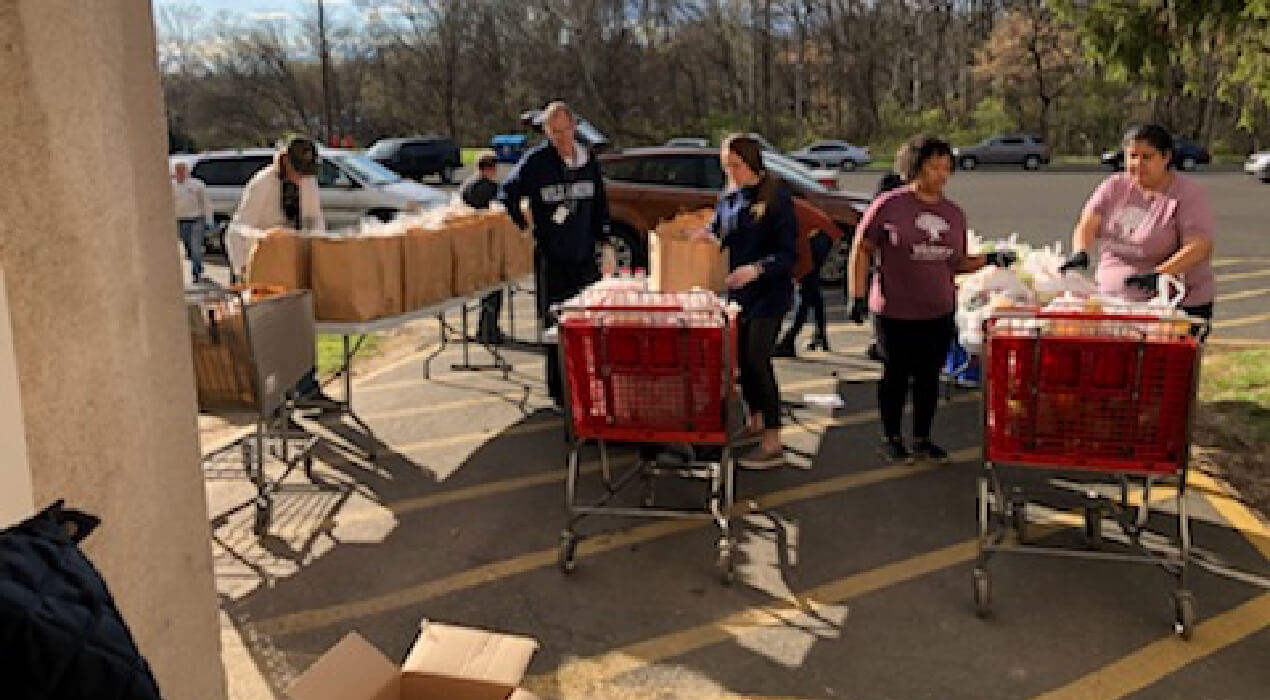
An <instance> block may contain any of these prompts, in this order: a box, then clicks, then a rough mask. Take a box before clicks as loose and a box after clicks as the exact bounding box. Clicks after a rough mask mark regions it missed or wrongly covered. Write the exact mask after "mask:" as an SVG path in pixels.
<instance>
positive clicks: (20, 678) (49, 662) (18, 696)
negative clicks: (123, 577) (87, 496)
mask: <svg viewBox="0 0 1270 700" xmlns="http://www.w3.org/2000/svg"><path fill="white" fill-rule="evenodd" d="M97 523H98V520H97V518H94V517H93V516H91V515H86V514H84V513H80V512H78V511H74V510H69V509H64V508H62V504H61V502H60V501H59V502H57V503H55V504H53V505H52V506H49V507H48V508H46V509H45V510H44V511H43V512H41V513H40V514H38V515H35V516H33V517H31V518H30V519H28V520H26V521H25V522H22V523H20V524H18V525H15V526H13V527H11V528H8V529H6V530H2V531H0V658H3V659H4V666H5V668H8V669H9V671H8V672H6V673H5V677H4V680H3V684H4V690H3V691H0V697H4V698H5V699H6V700H81V699H83V698H93V700H159V697H160V696H159V688H158V686H157V685H156V684H155V682H154V676H153V675H152V674H151V673H150V667H149V666H148V665H147V664H146V661H145V659H143V658H142V657H141V653H140V652H139V651H137V645H136V643H135V642H134V641H133V639H132V634H131V633H130V632H129V631H128V626H127V625H126V624H124V621H123V618H122V617H121V616H120V614H119V610H118V609H117V608H116V607H115V602H114V600H113V599H112V598H111V596H110V591H109V590H107V588H106V583H105V581H103V580H102V578H101V574H99V573H98V572H97V569H96V568H95V567H94V566H93V565H92V562H90V561H89V560H88V558H87V557H85V556H84V554H83V552H81V551H80V549H79V542H80V541H81V540H82V539H83V538H84V537H86V536H88V534H89V533H90V532H91V531H92V530H93V528H94V527H96V526H97ZM138 566H141V564H140V563H138Z"/></svg>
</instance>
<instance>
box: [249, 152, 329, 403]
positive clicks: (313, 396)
mask: <svg viewBox="0 0 1270 700" xmlns="http://www.w3.org/2000/svg"><path fill="white" fill-rule="evenodd" d="M317 168H318V152H317V145H316V144H315V143H314V142H313V140H312V139H309V138H307V137H304V136H292V137H291V138H289V139H287V140H286V142H285V143H284V144H283V145H282V147H281V148H280V149H279V150H278V153H277V155H275V156H274V159H273V163H272V164H271V165H267V166H265V167H264V168H262V169H261V170H260V172H258V173H256V174H255V175H253V176H252V178H251V180H249V181H248V182H247V186H246V188H245V189H244V190H243V198H242V200H241V201H240V202H238V211H236V212H234V219H233V222H232V223H231V225H230V230H229V231H228V232H227V246H226V247H227V252H228V253H229V264H230V268H231V270H232V271H233V273H234V274H235V275H237V276H238V277H241V278H244V279H245V278H246V268H247V259H248V257H249V256H250V255H251V246H252V245H254V243H255V241H254V240H249V239H247V238H245V237H244V236H243V235H242V230H241V228H242V227H247V228H252V229H258V230H261V231H263V230H266V229H271V228H288V229H292V230H295V231H321V230H323V229H325V228H326V222H325V221H324V220H323V218H322V201H321V190H319V189H318V184H317V178H316V177H314V176H315V175H316V174H317ZM295 391H296V396H297V398H298V399H300V401H301V402H302V403H303V404H305V405H312V406H317V407H320V408H322V409H324V410H325V409H330V408H334V406H335V402H333V401H332V400H331V398H330V397H328V396H327V395H326V393H325V392H323V391H322V386H321V385H320V384H319V383H318V381H317V372H316V370H309V372H308V374H306V375H304V377H303V378H302V379H301V380H300V382H299V383H298V384H296V387H295Z"/></svg>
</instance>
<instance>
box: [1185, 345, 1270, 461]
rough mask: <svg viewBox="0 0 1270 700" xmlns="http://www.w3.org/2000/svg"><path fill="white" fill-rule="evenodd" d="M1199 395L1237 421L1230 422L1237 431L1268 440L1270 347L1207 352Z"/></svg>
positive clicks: (1269, 427) (1269, 425)
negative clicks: (1233, 423)
mask: <svg viewBox="0 0 1270 700" xmlns="http://www.w3.org/2000/svg"><path fill="white" fill-rule="evenodd" d="M1199 399H1200V401H1202V402H1204V404H1206V406H1208V407H1209V408H1210V409H1211V410H1213V411H1214V412H1216V413H1219V414H1220V415H1221V416H1222V417H1224V418H1226V419H1228V420H1230V421H1234V422H1235V423H1237V424H1236V425H1232V426H1231V428H1232V430H1233V431H1234V432H1235V433H1236V434H1242V435H1244V436H1246V437H1247V438H1250V439H1252V440H1256V441H1259V442H1263V443H1264V442H1266V441H1270V349H1261V348H1257V349H1253V350H1239V351H1234V352H1211V351H1210V352H1208V353H1207V354H1206V355H1205V357H1204V369H1203V371H1202V372H1201V374H1200V389H1199Z"/></svg>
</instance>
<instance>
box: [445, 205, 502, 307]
mask: <svg viewBox="0 0 1270 700" xmlns="http://www.w3.org/2000/svg"><path fill="white" fill-rule="evenodd" d="M446 229H447V230H448V231H449V232H450V235H451V236H452V239H451V240H452V247H451V249H452V250H453V251H454V260H453V262H454V296H456V297H460V296H465V295H468V294H471V293H472V292H475V291H478V290H480V289H483V288H485V287H489V286H491V285H493V284H495V283H497V282H498V281H499V278H500V277H501V273H502V270H501V269H500V268H501V263H500V260H499V258H498V254H497V253H498V246H497V245H496V244H495V239H494V237H493V231H494V226H492V225H491V219H490V218H489V217H487V216H473V217H464V218H463V219H461V220H459V221H458V222H456V223H449V224H446Z"/></svg>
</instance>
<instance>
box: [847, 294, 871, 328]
mask: <svg viewBox="0 0 1270 700" xmlns="http://www.w3.org/2000/svg"><path fill="white" fill-rule="evenodd" d="M868 317H869V303H868V302H867V301H865V300H864V297H856V298H855V299H852V300H851V321H852V322H853V323H855V324H856V325H857V326H858V325H860V324H861V323H864V319H866V318H868Z"/></svg>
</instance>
